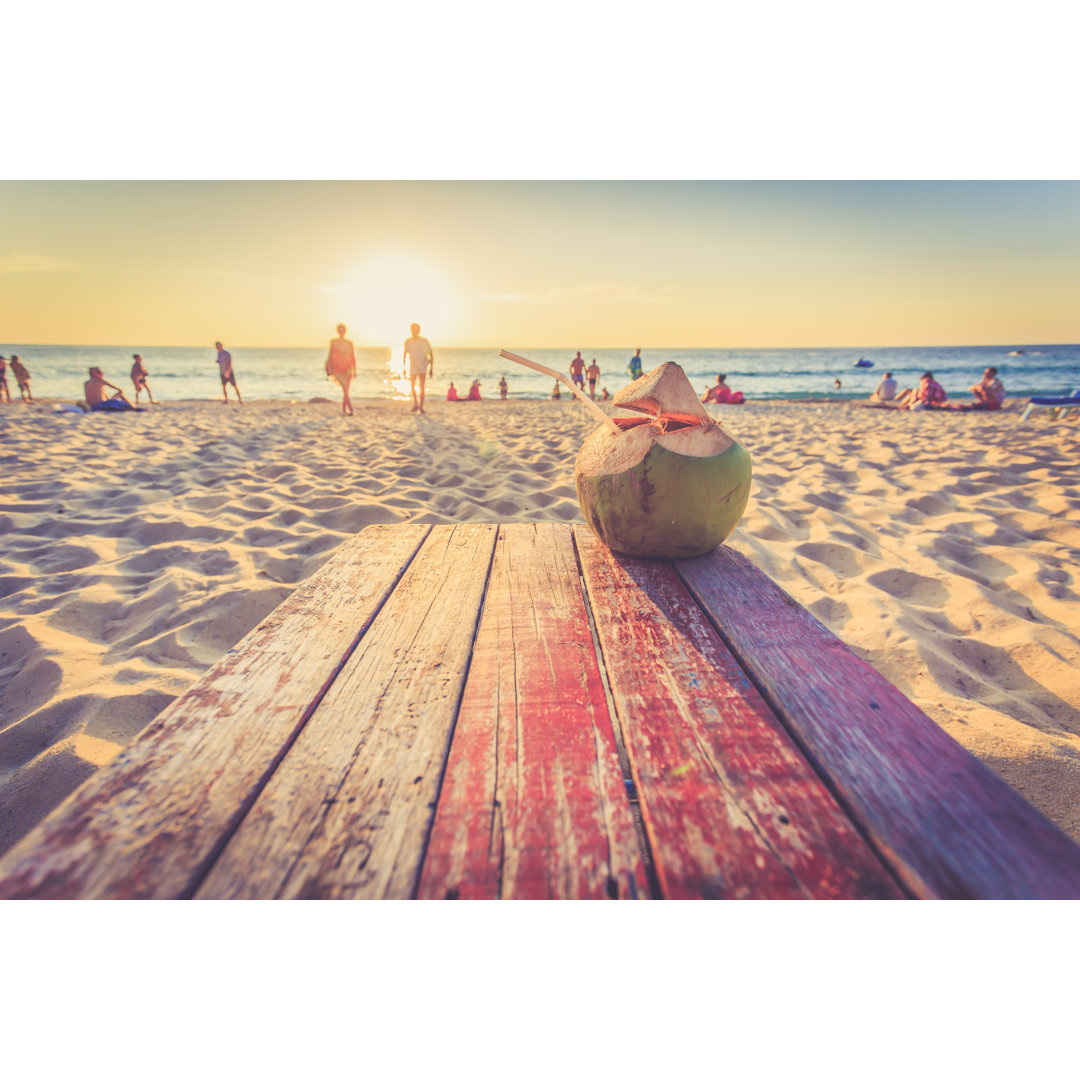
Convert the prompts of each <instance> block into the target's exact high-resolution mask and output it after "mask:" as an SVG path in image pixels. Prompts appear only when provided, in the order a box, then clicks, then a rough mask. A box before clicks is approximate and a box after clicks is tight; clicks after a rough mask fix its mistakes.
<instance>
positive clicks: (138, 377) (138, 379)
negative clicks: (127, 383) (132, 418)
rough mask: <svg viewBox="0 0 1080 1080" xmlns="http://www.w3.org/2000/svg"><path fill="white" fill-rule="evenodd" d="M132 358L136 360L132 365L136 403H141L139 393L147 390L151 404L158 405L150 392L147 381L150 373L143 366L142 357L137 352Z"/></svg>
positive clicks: (132, 380)
mask: <svg viewBox="0 0 1080 1080" xmlns="http://www.w3.org/2000/svg"><path fill="white" fill-rule="evenodd" d="M131 359H132V360H134V361H135V362H134V363H133V364H132V365H131V382H132V385H133V386H134V387H135V404H136V405H138V404H139V394H140V393H141V392H142V391H143V390H145V391H146V396H147V397H148V398H149V399H150V404H151V405H156V404H157V402H156V401H154V395H153V394H151V393H150V384H149V383H148V382H147V381H146V380H147V378H148V377H149V374H150V373H149V372H148V371H147V370H146V368H145V367H143V362H142V357H141V356H140V355H139V354H138V353H136V354H135V355H134V356H133V357H132V358H131Z"/></svg>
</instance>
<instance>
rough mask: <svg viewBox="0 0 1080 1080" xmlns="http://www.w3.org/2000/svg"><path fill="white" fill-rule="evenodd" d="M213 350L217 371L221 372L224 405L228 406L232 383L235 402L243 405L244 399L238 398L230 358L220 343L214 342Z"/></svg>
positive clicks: (238, 393)
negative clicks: (215, 351)
mask: <svg viewBox="0 0 1080 1080" xmlns="http://www.w3.org/2000/svg"><path fill="white" fill-rule="evenodd" d="M214 348H215V349H217V362H218V369H219V370H220V372H221V394H222V397H223V398H224V403H225V404H226V405H228V404H229V383H232V388H233V389H234V390H235V391H236V400H237V401H239V402H240V404H241V405H243V404H244V399H243V398H242V397H241V396H240V387H239V386H237V385H236V372H234V371H233V366H232V356H231V355H230V354H229V353H227V352H226V351H225V349H224V348H223V347H222V344H221V342H220V341H215V342H214Z"/></svg>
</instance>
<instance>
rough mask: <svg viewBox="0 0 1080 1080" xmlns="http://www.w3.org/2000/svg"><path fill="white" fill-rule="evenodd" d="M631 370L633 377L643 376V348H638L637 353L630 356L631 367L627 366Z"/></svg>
mask: <svg viewBox="0 0 1080 1080" xmlns="http://www.w3.org/2000/svg"><path fill="white" fill-rule="evenodd" d="M627 370H628V371H629V372H630V378H631V379H640V378H641V350H640V349H638V351H637V352H636V353H634V355H633V356H632V357H631V358H630V367H629V368H627Z"/></svg>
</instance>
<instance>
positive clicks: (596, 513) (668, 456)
mask: <svg viewBox="0 0 1080 1080" xmlns="http://www.w3.org/2000/svg"><path fill="white" fill-rule="evenodd" d="M611 400H612V404H613V405H616V406H618V407H620V408H623V409H631V410H633V411H635V412H637V413H639V414H643V415H639V416H635V417H621V416H616V417H614V418H613V419H614V421H615V423H616V424H617V425H618V426H619V429H620V430H619V433H618V434H616V433H615V432H614V431H612V430H611V428H610V427H609V426H608V425H606V424H603V425H601V426H600V427H598V428H597V429H596V430H595V431H594V432H593V433H592V434H591V435H590V436H589V437H588V438H587V439H586V440H585V442H584V444H583V445H582V447H581V450H580V452H579V453H578V457H577V465H576V468H575V470H574V476H575V479H576V481H577V492H578V502H579V503H580V504H581V512H582V514H584V515H585V520H586V521H587V522H588V523H589V526H590V527H591V528H592V530H593V532H594V533H596V535H597V536H598V537H599V538H600V539H601V540H602V541H603V542H604V543H605V544H607V546H608V547H609V548H611V550H612V551H617V552H620V553H621V554H623V555H634V556H639V557H643V558H650V559H686V558H692V557H694V556H696V555H704V554H705V553H706V552H709V551H712V550H713V548H715V547H716V546H717V545H718V544H722V543H723V542H724V540H726V539H727V538H728V536H730V535H731V532H732V530H733V529H734V528H735V526H736V525H737V524H738V523H739V519H740V518H741V517H742V515H743V511H744V510H745V509H746V503H747V501H748V499H749V498H750V453H749V451H748V450H747V449H746V447H745V446H743V445H742V444H741V443H739V442H736V440H735V439H733V438H732V437H731V436H730V435H728V433H727V432H726V431H723V430H722V429H721V427H720V425H719V424H718V423H717V422H716V421H715V420H714V419H713V418H712V417H711V416H709V414H708V413H707V412H706V411H705V408H704V406H703V405H702V404H701V402H700V401H699V400H698V397H697V395H696V394H695V393H694V388H693V387H692V386H691V385H690V380H689V379H688V378H687V377H686V373H685V372H684V371H683V369H682V368H681V367H679V365H678V364H673V363H667V364H661V365H660V367H658V368H654V369H653V370H652V371H650V372H649V373H648V374H646V375H642V376H641V378H640V379H636V380H635V381H634V382H632V383H631V384H630V385H629V386H625V387H623V389H621V390H619V391H618V392H617V393H616V394H615V396H614V397H613V398H612V399H611Z"/></svg>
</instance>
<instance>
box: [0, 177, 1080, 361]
mask: <svg viewBox="0 0 1080 1080" xmlns="http://www.w3.org/2000/svg"><path fill="white" fill-rule="evenodd" d="M1078 297H1080V183H1076V182H1070V181H1046V182H1040V181H941V182H936V181H935V182H917V181H904V182H884V181H867V182H859V181H844V182H829V181H807V182H797V181H769V182H752V181H716V182H706V181H694V182H677V181H658V182H644V181H611V182H607V181H572V182H553V181H543V182H523V181H484V182H469V181H455V182H441V181H401V182H398V181H342V182H326V181H300V182H282V181H179V182H164V181H119V182H109V181H93V182H87V181H52V182H34V181H13V182H5V183H0V348H2V347H3V345H4V344H5V343H7V344H9V345H14V344H23V345H25V344H28V343H30V344H84V345H114V344H142V345H144V346H147V347H149V346H160V345H192V346H196V345H204V344H207V343H209V342H212V341H214V340H218V339H220V340H223V341H225V342H227V343H230V344H232V345H236V346H247V347H255V346H263V347H268V346H283V347H298V346H306V345H322V344H324V343H325V341H326V340H327V339H328V338H329V337H331V336H333V333H334V327H335V325H336V324H337V323H339V322H344V323H345V324H346V325H347V326H348V328H349V336H350V337H351V338H352V339H353V340H354V341H355V342H356V343H357V344H359V345H396V344H398V343H400V342H401V341H402V340H403V339H404V338H405V337H407V336H408V333H409V324H410V323H411V322H419V323H420V324H421V326H422V332H423V333H424V335H425V336H427V337H429V338H430V339H431V340H432V342H433V343H437V344H439V345H440V346H442V347H453V346H469V345H473V346H503V347H507V348H512V349H513V348H528V347H533V348H535V347H542V346H549V347H560V348H590V347H604V346H610V347H642V348H658V347H665V346H667V347H731V348H753V347H800V346H805V347H828V346H833V347H842V346H848V347H856V348H858V347H875V346H903V345H981V344H1000V345H1006V344H1008V345H1027V344H1040V343H1041V344H1048V343H1054V344H1064V343H1075V342H1078V341H1080V303H1078V300H1077V298H1078Z"/></svg>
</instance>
